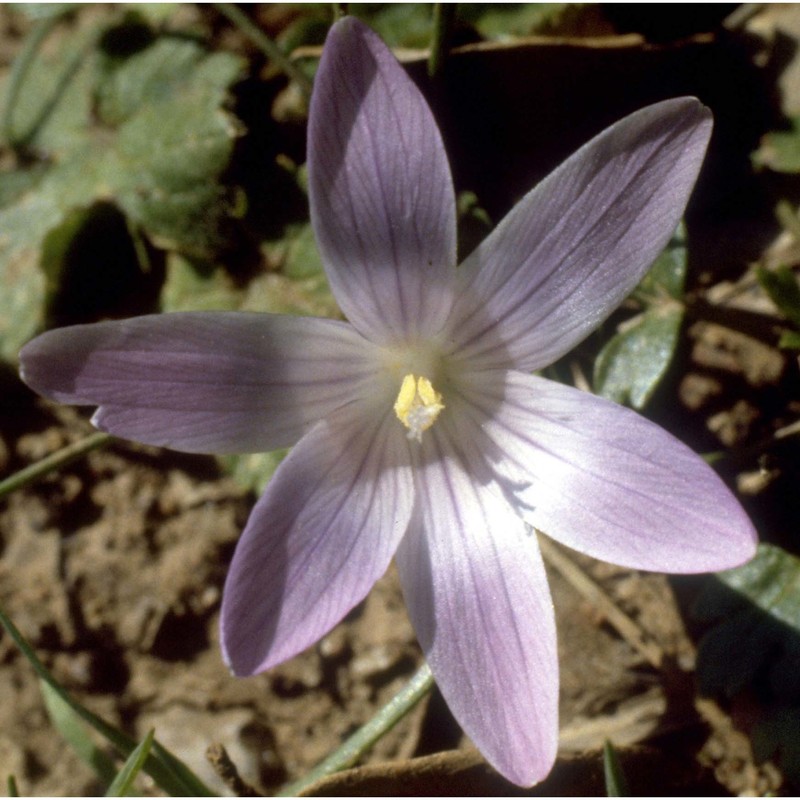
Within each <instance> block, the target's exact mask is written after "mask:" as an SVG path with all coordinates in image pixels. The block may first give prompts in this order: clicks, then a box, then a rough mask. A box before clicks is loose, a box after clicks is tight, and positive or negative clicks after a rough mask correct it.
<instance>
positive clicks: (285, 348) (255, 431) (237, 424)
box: [20, 313, 375, 453]
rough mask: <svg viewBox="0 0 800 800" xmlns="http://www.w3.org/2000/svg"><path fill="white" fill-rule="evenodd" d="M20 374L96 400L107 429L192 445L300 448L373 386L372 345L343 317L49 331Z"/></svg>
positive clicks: (170, 318) (29, 351) (230, 318)
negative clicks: (317, 426) (324, 421)
mask: <svg viewBox="0 0 800 800" xmlns="http://www.w3.org/2000/svg"><path fill="white" fill-rule="evenodd" d="M20 363H21V374H22V377H23V380H25V382H26V383H27V384H28V385H29V386H30V387H31V388H32V389H34V390H35V391H37V392H39V393H40V394H43V395H44V396H46V397H49V398H51V399H53V400H56V401H58V402H61V403H75V404H80V405H98V406H100V408H99V409H98V411H97V414H96V415H95V419H94V422H95V424H96V425H97V426H98V427H99V428H101V429H102V430H106V431H108V432H110V433H113V434H114V435H116V436H122V437H126V438H129V439H135V440H137V441H140V442H145V443H146V444H155V445H162V446H166V447H172V448H175V449H176V450H184V451H187V452H195V453H256V452H263V451H267V450H274V449H275V448H278V447H285V446H287V445H291V444H294V443H295V442H296V441H297V440H298V439H299V438H300V437H301V436H302V435H303V433H304V432H305V431H307V430H308V429H309V428H310V427H311V426H312V425H313V424H314V423H316V422H317V421H318V420H320V419H321V418H323V417H325V416H326V415H327V414H329V413H330V412H331V411H333V410H335V409H336V408H338V407H340V406H342V405H344V404H345V403H348V402H350V401H351V400H352V399H354V398H355V397H359V396H364V395H365V394H368V393H369V388H368V387H369V386H370V385H371V382H372V381H373V379H374V373H375V348H374V347H373V346H372V345H371V344H370V343H369V342H367V341H366V340H364V339H362V338H361V336H359V335H358V334H357V333H356V332H355V331H354V330H353V329H352V328H351V327H350V326H349V325H346V324H344V323H341V322H336V321H334V320H323V319H309V318H300V317H290V316H279V315H271V314H244V313H179V314H157V315H153V316H144V317H135V318H133V319H127V320H120V321H113V322H100V323H95V324H93V325H75V326H73V327H69V328H59V329H56V330H52V331H48V332H47V333H45V334H42V335H41V336H39V337H37V338H36V339H34V340H33V341H31V342H29V343H28V344H27V345H25V347H24V348H23V349H22V351H21V352H20Z"/></svg>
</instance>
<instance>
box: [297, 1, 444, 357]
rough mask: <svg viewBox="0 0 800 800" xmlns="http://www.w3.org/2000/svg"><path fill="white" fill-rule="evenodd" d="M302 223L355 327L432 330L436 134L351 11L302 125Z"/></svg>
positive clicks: (439, 284) (438, 202)
mask: <svg viewBox="0 0 800 800" xmlns="http://www.w3.org/2000/svg"><path fill="white" fill-rule="evenodd" d="M308 182H309V199H310V203H311V220H312V223H313V225H314V231H315V233H316V237H317V243H318V245H319V248H320V251H321V253H322V257H323V261H324V263H325V269H326V272H327V274H328V279H329V280H330V284H331V288H332V290H333V293H334V295H335V296H336V299H337V301H338V302H339V305H340V307H341V309H342V311H344V313H345V314H346V316H347V317H348V319H349V320H350V322H352V323H353V325H355V326H356V328H358V329H359V330H360V331H361V332H362V333H363V334H364V335H365V336H369V337H370V338H371V339H373V340H375V341H379V342H381V343H386V342H389V341H394V340H397V339H407V338H409V337H411V338H413V337H417V336H426V335H429V334H431V333H436V332H438V330H439V329H440V328H441V326H442V324H443V323H444V320H445V318H446V315H447V313H448V311H449V308H450V303H451V292H452V285H453V283H454V280H455V266H456V220H455V199H454V194H453V185H452V179H451V177H450V167H449V165H448V162H447V155H446V153H445V150H444V146H443V144H442V139H441V136H440V134H439V129H438V128H437V126H436V122H435V120H434V118H433V115H432V114H431V111H430V109H429V108H428V105H427V104H426V102H425V100H424V98H423V97H422V95H421V94H420V92H419V90H418V89H417V87H416V86H415V85H414V83H413V81H412V80H411V79H410V78H409V77H408V75H407V74H406V73H405V71H404V70H403V68H402V67H401V66H400V65H399V64H398V62H397V60H396V59H395V57H394V56H393V55H392V53H391V51H390V50H389V49H388V48H387V47H386V45H385V44H384V43H383V42H382V41H381V40H380V39H379V38H378V37H377V36H376V35H375V34H374V33H373V32H372V31H371V30H369V28H367V27H366V26H365V25H364V24H363V23H361V22H359V21H358V20H356V19H353V18H352V17H348V18H345V19H343V20H341V21H340V22H338V23H336V25H334V26H333V28H332V29H331V31H330V33H329V34H328V40H327V42H326V44H325V50H324V51H323V55H322V60H321V61H320V66H319V70H318V72H317V76H316V79H315V85H314V94H313V97H312V100H311V110H310V114H309V126H308Z"/></svg>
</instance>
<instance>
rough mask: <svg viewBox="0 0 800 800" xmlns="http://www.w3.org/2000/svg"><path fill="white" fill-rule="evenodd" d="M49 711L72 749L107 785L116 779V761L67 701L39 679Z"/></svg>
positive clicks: (52, 719) (53, 721) (54, 723)
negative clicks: (97, 743)
mask: <svg viewBox="0 0 800 800" xmlns="http://www.w3.org/2000/svg"><path fill="white" fill-rule="evenodd" d="M39 688H40V689H41V691H42V697H43V698H44V704H45V707H46V708H47V713H48V714H49V715H50V719H51V721H52V723H53V725H55V727H56V729H57V730H58V732H59V733H60V734H61V735H62V736H63V737H64V739H65V740H66V741H67V743H68V744H69V745H70V746H71V747H72V749H73V750H74V751H75V752H76V753H77V754H78V755H79V756H80V757H81V758H82V759H83V760H84V761H85V762H86V763H87V764H88V765H89V766H90V767H91V768H92V769H93V770H94V771H95V773H96V774H97V777H98V778H100V780H101V781H102V782H103V784H104V785H105V786H107V785H108V784H109V783H111V781H113V780H114V776H115V775H116V773H117V770H116V768H115V766H114V762H113V761H112V760H111V759H110V758H109V757H108V756H107V755H106V754H105V753H104V752H103V751H102V750H101V749H100V748H99V747H97V746H96V745H95V743H94V742H93V741H92V740H91V738H90V736H89V730H88V728H87V726H86V724H85V723H84V722H82V721H81V718H80V717H79V716H78V715H77V714H76V713H75V711H73V710H72V707H71V706H70V705H69V704H68V703H65V702H64V700H63V698H62V697H61V695H60V694H58V692H56V691H55V689H53V687H52V686H50V684H49V683H46V682H45V681H43V680H41V679H39Z"/></svg>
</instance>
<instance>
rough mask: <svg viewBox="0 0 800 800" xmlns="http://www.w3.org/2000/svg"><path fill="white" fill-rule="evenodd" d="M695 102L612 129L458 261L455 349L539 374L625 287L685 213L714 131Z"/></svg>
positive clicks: (679, 102)
mask: <svg viewBox="0 0 800 800" xmlns="http://www.w3.org/2000/svg"><path fill="white" fill-rule="evenodd" d="M711 125H712V123H711V115H710V112H709V111H708V109H706V108H705V107H704V106H702V105H701V104H700V103H699V102H698V101H697V100H695V99H694V98H690V97H687V98H679V99H676V100H667V101H665V102H662V103H657V104H655V105H652V106H648V107H647V108H644V109H642V110H640V111H637V112H636V113H634V114H631V115H630V116H628V117H625V119H623V120H621V121H620V122H617V123H616V124H615V125H612V126H611V127H610V128H607V129H606V130H605V131H603V132H602V133H601V134H599V135H598V136H597V137H595V138H594V139H592V140H591V141H590V142H589V143H588V144H586V145H584V146H583V147H582V148H581V149H580V150H578V151H577V152H576V153H575V154H574V155H573V156H571V157H570V158H569V159H567V161H565V162H564V163H563V164H562V165H561V166H560V167H558V169H556V170H555V171H554V172H553V173H551V174H550V175H549V176H548V177H547V178H545V180H543V181H542V182H541V183H540V184H539V185H538V186H536V187H535V188H534V189H533V190H532V191H531V192H529V193H528V194H527V195H526V196H525V197H524V198H523V199H522V200H521V201H520V202H519V203H517V205H516V206H515V207H514V208H513V209H512V210H511V212H510V213H509V214H508V215H507V216H506V218H505V219H504V220H503V221H502V222H501V223H500V224H499V225H498V227H497V228H496V229H495V230H494V231H493V232H492V234H491V235H490V236H489V237H488V238H487V239H486V240H485V241H484V242H483V243H482V244H481V245H480V246H479V247H478V248H477V249H476V250H475V251H474V252H473V253H472V255H471V256H470V257H469V258H468V259H467V260H466V261H465V262H464V264H463V265H462V266H461V267H460V268H459V270H458V272H459V278H460V280H461V281H462V286H461V288H460V290H459V291H460V292H461V293H462V294H461V296H460V297H459V302H458V305H457V306H456V308H455V310H454V313H453V317H452V318H451V320H450V322H449V323H448V331H449V335H450V337H451V339H452V347H453V350H454V351H455V350H459V349H460V352H459V353H458V355H459V357H461V358H467V357H470V358H472V359H473V363H477V359H480V360H483V362H484V363H485V364H486V365H487V366H495V367H504V366H505V367H513V368H514V369H521V370H534V369H539V368H541V367H543V366H546V365H548V364H550V363H552V362H553V361H555V360H556V359H557V358H559V357H560V356H562V355H563V354H564V353H566V352H567V351H569V350H570V349H571V348H573V347H574V346H575V345H576V344H578V342H580V341H581V340H582V339H583V338H584V337H585V336H586V335H587V334H589V333H590V332H591V331H592V330H593V329H594V328H596V327H597V325H599V324H600V323H601V322H602V321H603V320H604V319H605V318H606V317H607V316H608V315H609V314H610V313H611V312H612V311H613V310H614V309H615V308H616V307H617V306H618V305H619V304H620V302H621V301H622V300H623V299H624V298H625V297H626V296H627V295H628V294H629V293H630V291H631V290H632V289H633V288H634V287H635V286H636V284H637V283H638V282H639V280H640V279H641V278H642V276H643V275H644V273H645V271H646V270H647V269H648V267H649V266H650V265H651V264H652V262H653V260H654V259H655V257H656V256H657V255H658V253H659V252H660V251H661V250H662V249H663V248H664V246H665V245H666V243H667V241H668V240H669V238H670V236H671V235H672V233H673V232H674V230H675V227H676V225H677V223H678V220H679V219H680V217H681V215H682V214H683V210H684V206H685V205H686V201H687V199H688V198H689V194H690V193H691V191H692V187H693V186H694V182H695V179H696V177H697V173H698V171H699V169H700V165H701V163H702V161H703V155H704V153H705V149H706V145H707V143H708V139H709V136H710V134H711Z"/></svg>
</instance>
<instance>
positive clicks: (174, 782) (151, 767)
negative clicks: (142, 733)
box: [0, 611, 214, 797]
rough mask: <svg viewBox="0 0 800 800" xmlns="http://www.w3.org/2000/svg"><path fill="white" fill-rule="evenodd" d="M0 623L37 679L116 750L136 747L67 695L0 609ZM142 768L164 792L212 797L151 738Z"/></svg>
mask: <svg viewBox="0 0 800 800" xmlns="http://www.w3.org/2000/svg"><path fill="white" fill-rule="evenodd" d="M0 625H2V626H3V628H5V630H6V633H8V635H9V636H10V637H11V639H12V640H13V641H14V643H15V644H16V645H17V647H18V648H19V649H20V651H21V652H22V654H23V655H24V656H25V658H27V660H28V662H29V663H30V665H31V666H32V667H33V669H34V671H35V672H36V674H37V675H38V676H39V678H40V679H41V680H42V681H43V682H44V683H46V684H47V685H48V686H49V687H50V689H52V690H53V692H54V693H55V694H57V695H58V696H59V698H60V699H61V700H62V701H63V702H64V703H66V704H67V705H68V706H69V707H70V708H71V709H72V710H73V711H74V712H75V714H77V716H78V717H80V718H81V719H82V720H84V722H87V723H88V724H89V725H90V726H91V727H92V728H94V730H96V731H97V732H98V733H99V734H100V735H101V736H103V737H104V738H105V739H106V741H108V742H109V743H110V744H112V745H113V746H114V747H115V748H116V750H117V752H118V753H120V755H122V756H123V757H125V758H127V757H128V756H129V755H130V754H131V753H132V752H133V751H134V750H135V749H136V746H137V742H136V741H135V740H133V739H131V738H130V737H129V736H128V735H127V734H125V733H123V732H122V731H120V730H118V729H117V728H115V727H114V726H113V725H110V724H109V723H107V722H106V721H105V720H104V719H102V718H101V717H98V716H97V715H96V714H93V713H92V712H91V711H89V710H88V709H87V708H84V706H82V705H81V704H80V703H78V702H77V701H76V700H73V698H72V697H71V696H70V695H69V693H68V692H67V691H66V690H65V689H64V688H63V687H62V686H61V685H60V684H59V683H58V681H56V679H55V678H54V677H53V676H52V675H51V674H50V672H49V671H48V670H47V668H46V667H45V666H44V664H43V663H42V662H41V661H40V660H39V657H38V656H37V655H36V653H35V652H34V651H33V648H32V647H31V646H30V645H29V644H28V642H27V641H26V640H25V637H24V636H23V635H22V634H21V633H20V632H19V630H18V629H17V627H16V625H14V623H13V622H12V621H11V620H10V619H9V618H8V616H6V614H5V613H4V612H3V611H0ZM144 770H145V772H147V774H148V775H150V777H151V778H152V779H153V780H154V781H155V782H156V783H157V784H158V785H159V786H160V787H161V788H162V789H163V790H164V791H166V792H167V793H169V794H171V795H173V796H176V797H183V796H187V795H188V796H199V797H213V796H214V794H213V792H212V791H211V790H210V789H209V788H208V787H207V786H206V785H205V784H204V783H203V782H202V781H201V780H200V779H199V778H198V777H197V776H196V775H195V774H194V773H193V772H192V771H191V770H190V769H189V768H188V767H187V766H186V765H185V764H184V763H183V762H182V761H181V760H180V759H179V758H177V757H176V756H174V755H172V753H170V752H169V751H168V750H166V749H165V748H164V747H162V746H161V745H160V744H159V743H158V741H155V740H154V741H153V746H152V753H151V754H150V755H149V756H148V758H147V760H146V761H145V765H144Z"/></svg>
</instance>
